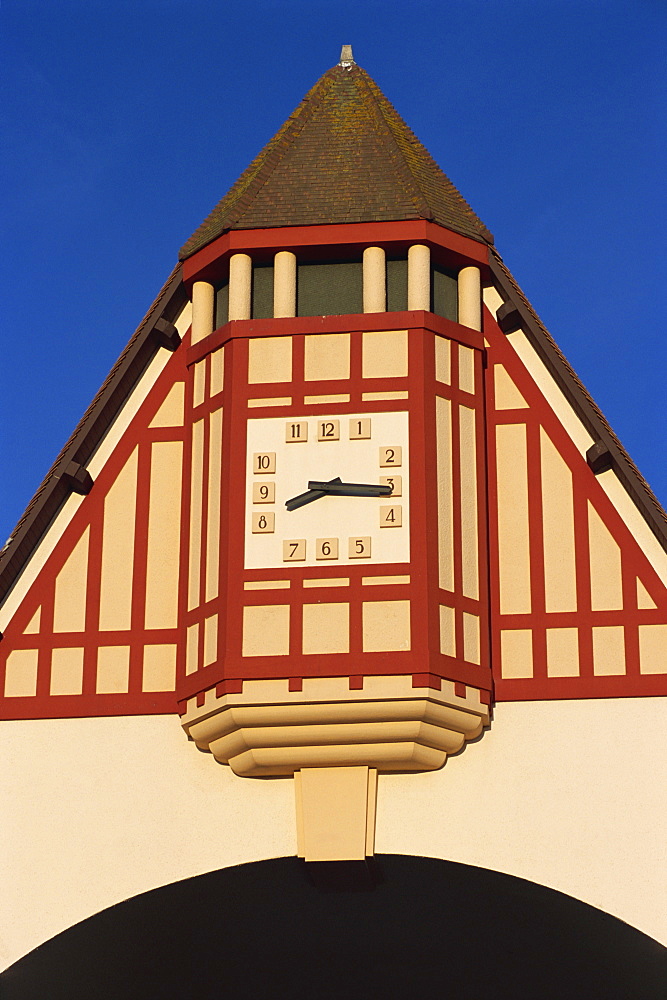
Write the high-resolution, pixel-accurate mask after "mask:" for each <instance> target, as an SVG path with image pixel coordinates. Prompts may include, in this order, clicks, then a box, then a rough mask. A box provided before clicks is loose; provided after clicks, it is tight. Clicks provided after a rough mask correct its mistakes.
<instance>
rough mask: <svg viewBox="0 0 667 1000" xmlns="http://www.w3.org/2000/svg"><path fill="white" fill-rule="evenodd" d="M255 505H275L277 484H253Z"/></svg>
mask: <svg viewBox="0 0 667 1000" xmlns="http://www.w3.org/2000/svg"><path fill="white" fill-rule="evenodd" d="M252 502H253V503H275V502H276V484H275V483H253V484H252Z"/></svg>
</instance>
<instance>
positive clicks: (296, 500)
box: [285, 479, 340, 510]
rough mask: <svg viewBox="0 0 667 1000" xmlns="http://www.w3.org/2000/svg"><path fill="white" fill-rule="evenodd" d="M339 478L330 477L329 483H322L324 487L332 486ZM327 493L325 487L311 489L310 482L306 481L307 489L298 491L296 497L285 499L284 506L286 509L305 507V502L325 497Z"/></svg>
mask: <svg viewBox="0 0 667 1000" xmlns="http://www.w3.org/2000/svg"><path fill="white" fill-rule="evenodd" d="M339 482H340V479H332V480H331V482H329V483H322V484H321V485H322V486H324V487H329V486H334V485H335V484H336V483H339ZM327 493H328V490H327V489H313V488H312V486H311V484H310V483H308V490H307V492H306V493H299V495H298V496H297V497H292V499H291V500H286V501H285V506H286V507H287V509H288V510H296V509H297V508H298V507H305V505H306V504H307V503H312V502H313V500H319V499H320V497H325V496H326V495H327Z"/></svg>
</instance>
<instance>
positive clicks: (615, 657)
mask: <svg viewBox="0 0 667 1000" xmlns="http://www.w3.org/2000/svg"><path fill="white" fill-rule="evenodd" d="M593 673H594V674H596V675H609V674H624V673H625V637H624V629H623V626H622V625H604V626H596V627H594V628H593Z"/></svg>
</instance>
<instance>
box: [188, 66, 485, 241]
mask: <svg viewBox="0 0 667 1000" xmlns="http://www.w3.org/2000/svg"><path fill="white" fill-rule="evenodd" d="M406 219H430V220H432V221H434V222H437V223H439V224H440V225H442V226H445V227H446V228H447V229H451V230H454V232H457V233H461V234H462V235H464V236H469V237H471V238H472V239H475V240H479V241H481V242H487V243H492V242H493V237H492V235H491V233H490V232H489V230H488V229H487V228H486V226H485V225H484V224H483V223H482V222H481V221H480V220H479V219H478V218H477V216H476V215H475V213H474V212H473V211H472V209H471V208H470V206H469V205H468V204H467V202H466V201H465V200H464V199H463V198H462V197H461V195H460V194H459V192H458V191H457V190H456V188H455V187H454V185H453V184H452V182H451V181H450V180H449V178H448V177H446V176H445V174H444V173H443V172H442V170H441V169H440V167H439V166H438V165H437V163H436V162H435V160H434V159H433V157H432V156H431V155H430V153H429V152H428V151H427V150H426V149H425V148H424V146H423V145H422V144H421V142H420V141H419V140H418V139H417V137H416V136H415V135H414V133H413V132H412V131H411V130H410V129H409V128H408V126H407V125H406V124H405V122H404V121H403V119H402V118H401V117H400V115H398V114H397V112H396V111H395V110H394V108H393V107H392V105H391V104H390V103H389V101H388V100H387V99H386V97H385V96H384V94H383V93H382V91H381V90H380V89H379V87H378V86H377V84H376V83H374V81H373V80H371V78H370V77H369V75H368V74H367V73H366V72H365V71H364V70H363V69H361V67H360V66H357V65H355V64H354V63H352V64H339V65H338V66H334V67H333V68H332V69H330V70H329V71H328V72H327V73H325V74H324V76H323V77H321V79H320V80H318V82H317V83H316V84H315V86H314V87H313V88H312V90H310V91H309V92H308V93H307V94H306V96H305V97H304V99H303V101H302V102H301V104H299V106H298V107H297V108H296V110H295V111H294V112H293V114H292V115H291V116H290V117H289V118H288V120H287V121H286V122H285V124H284V125H283V126H282V128H281V129H280V130H279V131H278V132H277V133H276V135H275V136H274V137H273V139H271V141H270V142H268V143H267V145H266V146H265V147H264V149H263V150H262V151H261V153H260V154H259V155H258V156H257V157H256V158H255V160H253V162H252V163H251V164H250V166H249V167H248V168H247V170H245V171H244V172H243V173H242V174H241V176H240V177H239V179H238V180H237V182H236V183H235V184H234V185H233V187H232V188H231V189H230V190H229V191H228V193H227V194H226V195H225V197H224V198H223V199H222V201H220V202H219V203H218V204H217V205H216V207H215V208H214V209H213V211H212V212H211V214H210V215H209V216H208V218H207V219H206V220H205V221H204V222H203V223H202V225H201V226H200V227H199V229H197V230H196V232H195V233H194V234H193V235H192V236H191V237H190V239H189V240H188V241H187V243H186V244H185V246H184V247H183V248H182V250H181V258H186V257H189V256H190V255H191V254H193V253H195V252H196V251H197V250H200V249H201V248H202V247H203V246H205V245H206V244H207V243H210V242H211V241H212V240H214V239H216V238H217V237H218V236H220V235H221V234H222V233H223V232H225V231H226V230H228V229H266V228H277V227H281V226H315V225H330V224H335V223H350V222H386V221H401V220H406Z"/></svg>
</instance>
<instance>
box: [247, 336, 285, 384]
mask: <svg viewBox="0 0 667 1000" xmlns="http://www.w3.org/2000/svg"><path fill="white" fill-rule="evenodd" d="M291 378H292V338H291V337H252V338H251V339H250V340H249V341H248V382H250V383H251V384H257V383H260V382H289V381H290V379H291Z"/></svg>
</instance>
